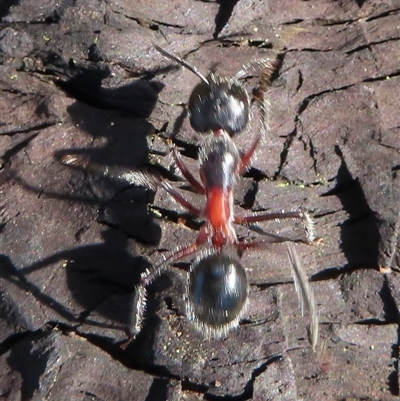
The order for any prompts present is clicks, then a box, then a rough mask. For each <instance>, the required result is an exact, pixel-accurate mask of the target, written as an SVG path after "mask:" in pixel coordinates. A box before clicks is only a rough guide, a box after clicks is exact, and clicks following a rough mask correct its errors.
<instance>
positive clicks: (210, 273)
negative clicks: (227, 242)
mask: <svg viewBox="0 0 400 401" xmlns="http://www.w3.org/2000/svg"><path fill="white" fill-rule="evenodd" d="M247 296H248V285H247V276H246V272H245V270H244V268H243V266H242V265H241V264H240V263H239V262H238V261H237V260H236V259H234V258H232V257H229V256H227V255H223V254H213V255H208V256H206V257H205V258H203V259H198V260H196V261H195V262H194V265H193V266H192V269H191V271H190V273H189V283H188V294H187V298H188V303H187V308H188V310H187V312H188V317H189V319H190V320H192V321H193V322H194V324H195V326H196V327H197V329H199V330H200V331H201V332H203V333H204V334H205V335H208V336H211V337H220V336H222V335H225V334H226V333H227V332H228V331H229V330H230V329H231V328H234V327H236V326H238V324H239V319H240V317H241V316H242V314H243V313H244V310H245V306H246V303H247Z"/></svg>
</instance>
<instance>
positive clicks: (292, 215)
mask: <svg viewBox="0 0 400 401" xmlns="http://www.w3.org/2000/svg"><path fill="white" fill-rule="evenodd" d="M279 219H300V220H301V221H302V225H303V228H304V231H305V234H306V243H307V244H313V243H314V242H315V241H318V239H317V238H316V236H315V227H314V222H313V220H312V218H311V216H310V215H309V214H308V213H307V212H303V211H302V210H298V211H295V212H278V213H264V214H259V215H253V216H244V217H240V216H236V217H235V219H234V222H235V223H236V224H241V225H247V224H251V223H257V222H261V221H268V220H279Z"/></svg>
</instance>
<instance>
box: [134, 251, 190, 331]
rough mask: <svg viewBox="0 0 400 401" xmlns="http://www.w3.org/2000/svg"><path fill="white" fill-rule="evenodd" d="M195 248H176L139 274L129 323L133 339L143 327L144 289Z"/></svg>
mask: <svg viewBox="0 0 400 401" xmlns="http://www.w3.org/2000/svg"><path fill="white" fill-rule="evenodd" d="M197 248H198V245H197V244H191V245H188V246H185V247H183V248H178V249H177V250H175V251H174V252H172V253H171V254H170V255H169V256H168V257H165V258H164V260H163V261H162V262H161V263H160V264H158V265H157V266H152V267H151V268H148V269H146V271H145V272H143V273H142V274H141V276H140V282H139V284H138V285H137V286H136V288H135V297H134V302H133V306H134V311H135V314H134V317H133V319H132V322H131V333H130V334H131V336H132V337H133V338H135V337H136V336H137V335H138V334H139V333H140V331H141V330H142V327H143V319H144V312H145V310H146V302H147V299H146V298H147V290H146V287H147V286H149V285H150V284H151V283H152V282H153V281H154V280H155V279H156V278H157V277H158V276H160V275H161V273H162V272H163V271H165V270H166V269H167V268H168V265H170V264H171V263H173V262H175V261H177V260H179V259H181V258H183V257H185V256H188V255H191V254H192V253H194V252H196V250H197Z"/></svg>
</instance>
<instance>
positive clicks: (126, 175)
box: [61, 154, 202, 216]
mask: <svg viewBox="0 0 400 401" xmlns="http://www.w3.org/2000/svg"><path fill="white" fill-rule="evenodd" d="M61 163H62V164H65V165H67V166H71V167H76V168H80V169H81V170H84V171H88V172H91V173H96V174H100V175H103V176H106V177H110V178H114V179H119V180H123V181H126V182H127V183H128V184H130V185H136V186H141V187H145V188H148V189H151V190H153V191H155V190H156V189H157V188H162V189H164V190H165V191H166V192H168V193H169V194H170V195H171V196H172V197H173V198H174V199H175V200H176V201H177V202H178V203H179V204H180V205H182V206H183V207H184V208H185V209H186V210H187V211H189V213H192V214H194V215H196V216H200V215H201V214H202V212H201V210H200V209H198V208H197V207H195V206H193V205H192V204H191V203H190V202H189V201H188V200H186V199H185V198H184V197H183V196H182V195H181V194H180V193H179V192H178V191H177V190H176V189H175V188H173V187H172V186H171V184H170V183H169V182H168V181H163V180H162V179H161V178H160V177H158V176H156V175H153V174H151V173H149V172H147V171H145V170H135V169H128V168H123V167H117V166H105V165H101V164H98V163H91V162H89V161H88V160H86V159H85V158H83V157H80V156H78V155H71V154H68V155H66V156H64V157H63V158H62V159H61Z"/></svg>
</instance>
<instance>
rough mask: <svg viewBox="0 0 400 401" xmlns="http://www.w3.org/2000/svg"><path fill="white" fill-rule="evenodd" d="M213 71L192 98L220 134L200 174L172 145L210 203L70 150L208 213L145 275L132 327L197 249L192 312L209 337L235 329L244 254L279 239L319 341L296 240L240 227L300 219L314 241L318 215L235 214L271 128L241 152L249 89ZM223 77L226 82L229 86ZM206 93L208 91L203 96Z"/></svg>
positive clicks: (78, 161)
mask: <svg viewBox="0 0 400 401" xmlns="http://www.w3.org/2000/svg"><path fill="white" fill-rule="evenodd" d="M156 48H157V50H158V51H160V52H161V53H162V54H164V55H167V56H168V57H169V58H171V59H173V60H176V61H178V62H180V64H182V65H184V66H185V67H186V68H188V69H190V70H191V71H193V72H195V73H196V75H198V76H201V77H202V75H201V74H200V73H198V72H197V70H196V69H195V68H193V67H191V66H189V65H188V64H186V62H184V61H183V60H181V59H179V58H177V57H175V56H173V55H170V54H169V53H167V52H166V51H165V50H163V49H161V48H159V47H156ZM263 63H264V62H263ZM264 65H265V63H264ZM273 70H274V65H273V64H272V63H270V64H269V65H268V68H267V69H266V70H265V71H264V72H263V74H264V77H267V76H268V75H271V74H272V72H273ZM199 74H200V75H199ZM211 76H212V75H210V76H209V77H211ZM213 77H214V78H212V81H211V78H209V79H208V80H207V79H206V78H204V77H203V78H202V82H201V83H200V84H199V85H198V86H197V87H195V89H194V91H193V93H192V95H191V99H192V102H189V109H190V110H191V111H190V118H191V124H192V126H193V127H194V128H195V127H196V128H197V129H199V127H203V128H205V127H208V128H207V130H211V131H212V132H213V133H214V134H213V135H210V136H208V137H206V138H205V140H204V142H203V144H202V145H201V146H200V149H199V177H200V180H199V179H197V178H196V177H195V176H194V175H193V174H192V173H191V172H190V171H189V170H188V168H187V167H186V165H185V164H184V162H183V161H182V159H181V156H180V154H179V153H178V152H176V151H175V149H172V156H173V159H174V161H175V163H176V166H177V167H178V169H179V170H180V172H181V174H182V176H183V177H184V178H185V179H186V181H187V182H188V183H189V184H190V185H191V186H192V187H193V188H194V189H195V190H196V191H197V192H198V193H200V194H202V195H204V196H205V202H204V207H202V208H198V207H196V206H194V205H193V204H192V203H191V202H189V201H188V200H187V199H186V198H185V197H184V196H183V195H182V194H181V193H180V192H179V191H178V190H177V189H175V188H174V187H173V186H172V185H171V184H170V183H169V182H168V181H167V180H165V179H163V178H162V177H160V176H158V175H157V174H153V173H149V172H147V171H145V170H132V169H124V168H119V167H112V166H103V165H99V164H96V163H91V162H89V161H87V160H85V159H83V158H82V157H80V156H78V155H72V154H67V155H65V156H64V157H63V158H62V160H61V162H62V163H63V164H64V165H68V166H72V167H77V168H80V169H83V170H85V171H88V172H93V173H97V174H102V175H105V176H109V177H112V178H116V179H121V180H124V181H126V182H127V183H129V184H131V185H139V186H144V187H146V188H149V189H151V190H156V189H162V190H164V191H166V192H167V193H168V194H169V195H170V196H171V197H172V198H173V199H175V201H176V202H178V203H179V204H180V205H181V206H182V207H183V208H184V209H186V210H187V211H188V212H189V213H190V214H192V215H193V216H196V217H200V218H202V219H203V224H202V225H201V227H200V230H199V233H198V234H197V237H196V240H195V242H194V243H191V244H187V245H184V246H180V247H178V248H177V249H175V250H174V251H172V252H171V253H170V254H169V255H168V256H166V257H164V259H163V261H162V262H160V263H158V264H156V265H155V266H152V267H151V268H148V269H147V270H146V271H145V272H143V273H142V274H141V277H140V282H139V284H138V285H137V287H136V291H135V298H134V303H135V305H134V306H135V311H136V312H135V316H134V317H133V322H132V328H131V336H132V337H133V338H135V337H136V336H137V335H138V334H139V333H140V331H141V329H142V326H143V319H144V312H145V309H146V294H147V289H146V288H147V287H148V286H149V285H150V284H151V283H152V282H153V281H154V279H155V278H156V277H158V276H159V275H160V274H161V273H162V272H163V271H165V270H166V269H168V267H169V266H170V265H171V264H173V263H175V262H176V261H178V260H180V259H182V258H184V257H189V256H192V255H196V257H195V259H194V261H193V262H192V263H191V266H190V270H189V273H188V279H187V285H186V293H185V296H184V298H185V300H186V313H187V317H188V319H189V320H191V321H192V322H193V323H194V326H195V327H196V328H197V329H198V330H199V331H201V332H202V333H203V334H204V335H205V336H207V337H214V338H219V337H221V336H225V335H226V334H227V333H228V332H229V331H230V330H231V329H233V328H236V327H237V326H238V325H239V321H240V319H241V318H242V317H243V315H244V313H245V311H246V306H247V303H248V294H249V283H248V279H247V274H246V271H245V268H244V267H243V265H242V264H241V263H240V261H239V257H240V255H241V254H242V253H243V251H245V250H247V249H252V248H264V247H267V246H268V245H269V244H271V243H282V242H284V243H286V244H287V245H286V246H287V252H288V257H289V261H290V265H291V269H292V274H293V277H294V283H295V287H296V290H297V292H298V294H299V299H300V303H301V306H302V311H303V309H305V310H306V311H308V312H309V313H310V316H311V326H310V342H311V344H312V345H313V347H315V345H316V343H317V339H318V317H317V314H316V311H315V303H314V299H313V294H312V291H311V288H310V285H309V283H308V280H307V277H306V275H305V274H304V272H303V270H302V267H301V264H300V261H299V257H298V256H297V253H296V251H295V248H294V246H293V245H292V244H291V243H290V241H293V240H290V239H288V238H284V237H281V236H278V235H273V234H266V233H264V235H265V237H264V238H260V239H239V238H238V237H237V235H236V231H235V229H234V224H239V225H244V226H251V225H252V224H253V223H257V222H262V221H267V220H276V219H288V218H290V219H300V220H301V221H302V223H303V227H304V229H305V233H306V241H305V242H306V243H313V242H314V240H315V233H314V227H313V222H312V220H311V218H310V216H309V215H308V214H307V213H306V212H303V211H300V210H298V211H294V212H279V213H261V214H253V215H250V216H236V215H235V214H234V211H233V191H234V188H235V185H236V182H237V180H238V178H239V176H240V175H241V174H242V173H243V172H244V171H245V170H246V169H247V168H248V167H249V164H250V161H251V158H252V156H253V154H254V152H255V151H256V149H257V146H258V144H259V142H260V140H261V138H262V135H263V134H264V132H265V128H263V129H261V130H260V132H259V133H257V134H256V135H255V137H254V139H253V141H252V143H251V145H250V147H249V149H247V150H246V151H245V152H243V153H240V152H239V150H238V149H237V147H236V145H235V143H234V142H233V140H232V138H231V136H230V135H232V134H233V133H235V132H238V131H241V130H242V129H243V128H244V126H245V124H247V120H246V119H248V106H249V102H248V95H247V93H246V91H245V90H244V89H243V88H242V87H241V86H240V85H239V86H238V85H237V81H236V80H229V79H227V78H224V79H219V78H216V76H213ZM206 83H207V84H206ZM218 83H221V84H222V86H221V85H218ZM229 85H230V86H231V87H232V88H233V92H232V93H231V92H229V91H228V89H227V88H228V86H229ZM199 87H200V89H199ZM199 93H203V94H204V93H207V94H206V95H204V97H202V96H200V95H199ZM243 93H246V97H244V96H243ZM238 94H239V95H238ZM220 98H225V100H226V104H228V105H229V106H228V109H229V108H230V109H231V110H230V111H228V112H225V113H222V112H221V113H222V114H221V113H220V109H218V107H216V106H215V105H214V104H213V102H216V100H215V99H220ZM213 99H214V100H213ZM243 99H245V100H243ZM246 99H247V100H246ZM240 102H242V106H243V107H236V106H237V105H238V104H240ZM246 102H247V103H246ZM260 103H261V109H262V111H261V114H262V116H264V115H265V112H266V110H265V107H264V106H265V102H264V101H261V102H260ZM191 104H192V108H191ZM235 104H236V106H235ZM203 106H204V107H205V108H208V109H212V112H211V115H210V114H205V109H204V107H203ZM214 106H215V107H214ZM231 106H232V107H231ZM202 107H203V108H202ZM238 110H241V111H238ZM202 113H203V114H202ZM202 115H203V117H202ZM204 115H206V116H207V117H204ZM227 116H231V117H232V118H233V120H235V121H234V122H233V123H232V120H228V119H229V118H230V117H227ZM202 119H203V120H204V121H202V122H201V121H200V125H199V124H198V120H202ZM244 122H245V123H244ZM264 123H265V120H264ZM243 124H244V125H243ZM196 128H195V129H196ZM203 128H202V129H203Z"/></svg>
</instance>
